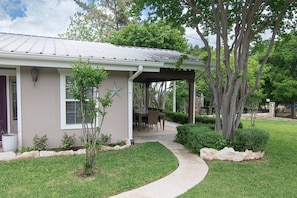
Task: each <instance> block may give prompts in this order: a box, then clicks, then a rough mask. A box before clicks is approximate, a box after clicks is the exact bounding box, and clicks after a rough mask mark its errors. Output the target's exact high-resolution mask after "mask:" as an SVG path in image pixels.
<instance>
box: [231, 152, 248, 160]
mask: <svg viewBox="0 0 297 198" xmlns="http://www.w3.org/2000/svg"><path fill="white" fill-rule="evenodd" d="M245 157H246V153H245V152H238V151H235V153H234V155H233V158H232V161H234V162H242V161H243V160H244V159H245Z"/></svg>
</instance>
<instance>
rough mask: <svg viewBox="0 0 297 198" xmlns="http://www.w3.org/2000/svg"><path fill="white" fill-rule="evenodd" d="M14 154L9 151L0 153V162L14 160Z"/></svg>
mask: <svg viewBox="0 0 297 198" xmlns="http://www.w3.org/2000/svg"><path fill="white" fill-rule="evenodd" d="M15 157H16V154H15V152H12V151H9V152H1V153H0V161H8V160H13V159H15Z"/></svg>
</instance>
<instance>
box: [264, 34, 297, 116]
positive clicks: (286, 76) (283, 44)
mask: <svg viewBox="0 0 297 198" xmlns="http://www.w3.org/2000/svg"><path fill="white" fill-rule="evenodd" d="M296 82H297V32H295V33H291V34H284V35H282V37H281V39H280V40H279V41H277V42H276V45H275V49H274V51H273V53H272V54H271V57H270V58H269V60H268V69H267V71H266V72H265V83H267V84H268V85H269V86H267V87H266V89H265V91H266V92H268V93H269V94H270V96H271V97H272V99H274V100H276V101H277V102H278V103H282V104H290V105H291V117H292V118H294V119H295V118H296V115H295V104H296V102H297V92H296V89H297V83H296Z"/></svg>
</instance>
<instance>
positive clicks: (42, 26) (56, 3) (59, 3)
mask: <svg viewBox="0 0 297 198" xmlns="http://www.w3.org/2000/svg"><path fill="white" fill-rule="evenodd" d="M85 1H87V0H85ZM88 1H91V0H88ZM77 11H80V8H79V7H78V6H77V5H76V3H75V2H74V1H73V0H0V32H8V33H17V34H29V35H39V36H50V37H57V36H58V34H61V33H65V32H66V30H67V27H68V26H69V24H70V17H71V16H73V15H74V14H75V13H76V12H77ZM186 34H187V36H186V39H187V40H188V42H190V43H192V44H193V45H195V44H198V45H199V46H203V45H202V42H201V40H200V39H198V36H197V34H196V33H195V31H194V30H191V29H187V31H186Z"/></svg>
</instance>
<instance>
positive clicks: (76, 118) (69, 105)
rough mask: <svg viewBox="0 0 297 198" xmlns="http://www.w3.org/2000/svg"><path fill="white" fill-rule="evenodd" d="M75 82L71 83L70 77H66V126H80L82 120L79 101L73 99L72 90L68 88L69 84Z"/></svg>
mask: <svg viewBox="0 0 297 198" xmlns="http://www.w3.org/2000/svg"><path fill="white" fill-rule="evenodd" d="M72 83H73V81H71V79H70V76H66V86H65V92H66V98H65V102H66V124H80V123H81V118H80V112H79V105H80V103H79V101H77V100H75V99H73V97H72V95H71V93H70V90H69V88H68V86H67V85H68V84H72Z"/></svg>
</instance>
